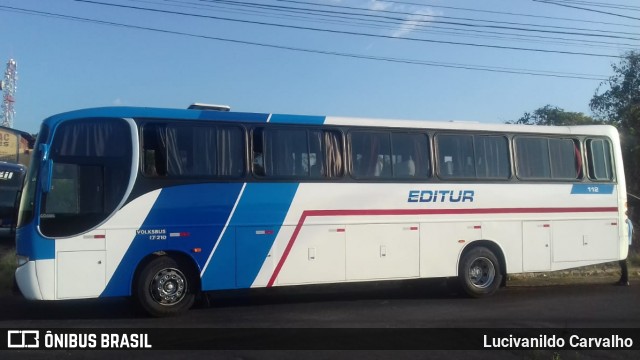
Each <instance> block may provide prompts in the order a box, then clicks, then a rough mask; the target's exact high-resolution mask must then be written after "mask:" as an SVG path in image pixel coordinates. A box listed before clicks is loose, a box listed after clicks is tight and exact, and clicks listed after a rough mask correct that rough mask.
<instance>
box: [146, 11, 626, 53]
mask: <svg viewBox="0 0 640 360" xmlns="http://www.w3.org/2000/svg"><path fill="white" fill-rule="evenodd" d="M134 1H137V2H142V3H151V4H154V5H157V3H155V2H152V1H149V0H134ZM164 1H165V2H170V3H171V4H169V6H174V7H180V8H191V9H198V10H203V9H209V10H211V9H214V8H215V9H216V11H220V10H219V9H222V12H227V13H234V14H235V13H240V14H243V15H259V16H265V17H271V18H277V19H283V18H284V19H294V20H298V21H307V20H308V21H311V22H319V23H329V24H338V25H345V26H350V27H361V28H362V27H364V28H377V29H390V30H393V29H396V30H397V29H398V28H397V25H402V26H404V27H406V28H407V29H409V30H410V31H412V32H421V33H429V34H439V35H450V36H458V37H471V38H484V39H497V40H504V41H506V40H509V41H518V42H533V43H544V44H546V45H548V44H559V45H572V46H579V47H580V46H581V47H591V48H615V49H620V48H623V49H627V50H632V49H635V47H636V46H635V45H633V44H625V43H617V42H607V41H594V40H586V39H581V40H578V39H570V38H566V37H557V36H556V37H553V36H543V35H530V34H513V33H508V32H498V31H486V30H477V29H473V30H471V29H465V28H462V29H458V28H451V27H446V26H438V25H434V24H432V23H428V24H422V25H419V24H412V25H411V26H408V25H404V24H402V23H399V22H395V21H386V20H373V19H368V18H365V19H360V18H357V17H351V16H342V15H328V14H322V13H320V14H315V13H313V12H307V11H305V10H277V11H275V14H273V13H271V12H269V10H271V9H264V11H260V10H248V9H242V8H240V9H238V8H236V7H235V6H232V5H230V6H231V8H230V7H228V6H225V5H227V4H226V3H225V4H206V5H205V4H200V3H193V2H182V1H175V0H164ZM194 6H196V7H194ZM203 7H204V8H203ZM354 15H355V14H354ZM341 19H345V20H341ZM391 25H395V27H391ZM434 29H444V30H447V31H439V30H434Z"/></svg>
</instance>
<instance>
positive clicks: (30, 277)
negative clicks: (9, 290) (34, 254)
mask: <svg viewBox="0 0 640 360" xmlns="http://www.w3.org/2000/svg"><path fill="white" fill-rule="evenodd" d="M16 282H17V283H18V288H19V289H20V292H21V293H22V295H23V296H24V297H25V298H27V299H29V300H44V298H43V297H42V293H41V292H40V286H39V284H38V276H37V273H36V262H35V261H28V262H27V263H25V264H24V265H22V266H20V267H19V268H17V269H16Z"/></svg>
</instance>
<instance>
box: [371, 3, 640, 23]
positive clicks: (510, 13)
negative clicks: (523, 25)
mask: <svg viewBox="0 0 640 360" xmlns="http://www.w3.org/2000/svg"><path fill="white" fill-rule="evenodd" d="M376 1H378V2H382V3H388V4H402V5H411V6H428V7H432V8H438V9H450V10H461V11H470V12H478V13H485V14H496V15H509V16H521V17H528V18H537V19H547V20H560V21H571V22H581V23H590V24H600V25H613V26H624V27H640V26H638V25H629V24H621V23H611V22H603V21H593V20H583V19H572V18H565V17H554V16H544V15H532V14H522V13H514V12H504V11H495V10H483V9H471V8H461V7H453V6H443V5H434V4H425V3H415V2H410V1H392V0H376Z"/></svg>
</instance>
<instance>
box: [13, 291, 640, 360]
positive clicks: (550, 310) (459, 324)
mask: <svg viewBox="0 0 640 360" xmlns="http://www.w3.org/2000/svg"><path fill="white" fill-rule="evenodd" d="M209 299H210V301H209V304H207V303H206V302H201V303H200V304H199V305H198V306H197V307H196V308H194V309H192V310H191V311H189V312H188V313H187V314H185V315H184V316H180V317H177V318H167V319H154V318H148V317H146V316H144V315H143V314H141V313H140V312H138V311H136V310H135V307H133V306H132V305H131V303H130V302H129V301H128V299H105V300H83V301H65V302H29V301H26V300H23V299H21V298H19V297H4V298H0V304H2V308H1V311H0V328H15V327H20V328H171V327H180V328H190V327H197V328H222V329H230V328H257V329H272V328H273V329H274V331H278V329H281V328H356V329H375V328H481V329H488V328H544V329H567V328H591V327H595V328H611V329H618V328H636V329H637V328H640V306H638V303H639V300H640V284H639V283H637V282H636V283H634V282H632V284H631V286H629V287H617V286H612V285H611V284H608V283H607V284H601V283H600V284H598V283H592V284H579V285H554V286H511V287H507V288H504V289H502V290H501V291H499V292H498V293H497V294H496V295H494V296H493V297H490V298H487V299H468V298H464V297H461V296H460V295H458V294H456V293H453V292H451V291H450V290H449V289H448V288H447V287H446V286H444V284H443V281H439V280H436V281H433V280H429V281H424V280H422V281H405V282H396V283H366V284H356V285H344V284H343V285H339V286H336V285H332V286H310V287H292V288H286V289H277V288H276V289H268V290H266V289H259V290H250V291H246V290H245V291H237V292H224V293H211V294H210V295H209ZM0 340H1V339H0ZM460 341H461V342H464V341H465V339H460ZM294 347H295V346H294ZM303 348H304V346H303ZM47 353H48V354H45V353H44V352H27V353H26V354H28V355H29V357H32V356H33V357H36V358H40V357H41V358H51V357H54V358H68V357H69V356H70V355H79V354H82V355H83V356H84V355H91V356H94V357H95V356H98V357H100V356H104V357H107V356H108V357H109V358H111V357H113V356H114V355H116V354H117V353H119V352H114V351H108V352H106V353H97V352H89V353H87V352H78V351H71V352H69V351H54V352H47ZM362 353H363V356H366V357H367V359H368V358H372V359H376V358H390V357H393V358H396V359H402V358H425V356H426V355H428V356H427V357H428V358H447V359H456V358H460V359H467V358H478V359H479V358H496V359H502V358H513V359H554V360H560V359H561V360H565V359H601V358H608V359H618V358H628V359H637V358H638V356H639V355H640V354H638V353H637V352H633V351H620V350H616V351H611V350H609V351H605V350H600V351H576V350H566V351H565V350H562V351H542V350H527V351H523V350H517V351H516V350H501V351H491V352H487V351H485V350H482V351H453V352H452V351H429V352H424V351H402V349H398V351H391V352H389V351H364V352H362ZM188 354H190V355H188ZM194 354H195V352H193V351H186V352H185V351H163V352H158V351H148V352H140V351H138V352H133V353H128V355H127V356H131V357H144V358H148V357H154V358H176V357H177V358H181V357H191V356H192V355H194ZM214 354H216V355H217V356H216V358H223V359H253V358H256V359H261V358H292V359H293V358H301V357H302V358H322V359H324V358H354V357H359V356H358V355H357V354H356V353H354V352H351V351H284V352H283V351H279V352H274V351H250V350H238V349H236V350H230V351H216V352H214ZM491 354H493V355H491ZM5 355H8V357H7V358H13V357H14V356H16V357H21V356H22V355H25V353H24V352H6V354H5ZM18 355H20V356H18ZM45 355H46V356H45ZM3 358H4V356H3Z"/></svg>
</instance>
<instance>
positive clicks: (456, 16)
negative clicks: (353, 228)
mask: <svg viewBox="0 0 640 360" xmlns="http://www.w3.org/2000/svg"><path fill="white" fill-rule="evenodd" d="M96 1H97V2H101V3H104V4H115V5H125V6H134V7H140V8H146V9H155V10H160V11H149V10H138V9H132V8H123V7H121V6H118V7H116V6H107V5H104V4H98V3H92V2H84V1H73V0H51V1H44V0H3V1H2V2H0V29H1V30H2V34H3V36H2V41H0V62H1V64H2V71H4V65H5V64H6V62H7V60H8V59H9V58H13V59H15V60H16V61H17V63H18V90H17V93H16V103H15V109H16V116H15V123H14V127H15V128H17V129H20V130H24V131H29V132H36V131H37V130H38V127H39V124H40V122H41V121H42V120H43V119H44V118H45V117H47V116H50V115H53V114H56V113H60V112H64V111H69V110H74V109H79V108H87V107H99V106H113V105H122V106H152V107H171V108H184V107H186V106H188V105H189V104H191V103H193V102H205V103H215V104H226V105H230V106H231V108H232V110H235V111H247V112H267V113H292V114H309V115H333V116H354V117H376V118H398V119H428V120H466V121H479V122H488V123H490V122H504V121H507V120H515V119H517V118H519V117H520V116H522V115H523V113H524V112H525V111H528V112H530V111H533V110H535V109H537V108H539V107H542V106H545V105H547V104H551V105H555V106H559V107H561V108H563V109H565V110H567V111H577V112H584V113H586V114H590V111H589V107H588V103H589V100H590V99H591V97H592V96H593V94H594V92H595V90H596V89H597V88H598V86H599V84H600V83H601V80H598V79H599V78H600V79H601V78H606V77H608V76H610V75H612V70H611V64H612V63H614V62H617V61H618V60H619V59H617V58H616V56H620V55H621V54H623V53H624V52H625V51H627V50H629V49H632V48H635V49H639V48H640V40H639V39H640V21H638V20H634V19H629V18H625V17H622V16H628V17H636V18H639V17H640V11H637V10H636V8H637V9H640V4H639V3H638V2H637V1H635V0H615V1H612V2H609V4H620V5H624V6H623V7H602V6H600V5H602V3H603V2H604V0H600V1H598V0H589V1H587V0H584V1H582V0H553V1H556V2H559V3H560V5H558V3H556V4H552V3H544V2H536V1H533V0H484V1H472V0H448V1H444V0H429V1H420V0H413V1H406V0H403V1H400V0H398V2H395V3H392V2H382V1H371V0H298V1H282V0H280V1H276V0H259V1H248V0H234V1H231V2H229V1H211V0H207V1H201V0H182V1H177V0H129V1H127V0H96ZM550 1H551V0H550ZM311 3H314V4H320V5H327V6H314V5H312V4H311ZM256 4H261V5H265V6H268V8H265V7H262V8H255V7H251V5H256ZM561 5H568V6H573V7H574V8H571V7H567V6H561ZM575 7H581V8H586V9H591V10H597V11H605V12H610V13H614V14H620V15H622V16H614V15H609V14H603V13H598V12H594V11H587V10H582V9H576V8H575ZM293 8H297V9H293ZM18 9H26V10H29V12H25V11H23V10H18ZM300 9H304V10H300ZM465 9H466V10H465ZM469 9H471V10H469ZM285 10H286V11H289V12H286V13H284V12H283V11H285ZM310 10H316V11H317V10H320V11H324V12H323V13H321V14H324V15H325V16H323V17H319V14H320V13H318V12H313V13H311V12H310ZM370 10H376V11H377V12H372V11H370ZM34 11H35V12H39V15H35V13H34ZM291 11H296V13H295V15H294V16H292V13H291ZM301 11H303V12H304V14H302V13H300V12H301ZM170 12H180V13H189V14H196V15H204V16H208V18H204V17H194V16H186V15H178V14H173V13H170ZM346 13H358V14H360V15H361V16H360V17H359V20H353V19H351V20H346V19H344V17H348V16H353V15H348V14H346ZM505 13H510V14H505ZM53 14H58V15H64V16H66V17H65V18H60V17H58V16H54V15H53ZM362 14H366V16H365V17H362ZM516 14H526V15H532V16H522V15H516ZM327 15H331V17H329V16H327ZM69 17H75V18H76V20H71V18H69ZM213 17H215V19H214V18H213ZM222 18H225V19H235V20H240V21H228V20H222ZM556 18H561V19H556ZM79 19H91V20H92V21H78V20H79ZM95 20H98V21H101V22H103V23H100V24H99V23H96V22H95ZM411 20H413V21H414V22H413V23H411V22H410V21H411ZM479 20H484V22H480V21H479ZM374 21H375V22H374ZM488 21H492V22H488ZM105 22H107V23H110V25H105V24H104V23H105ZM257 22H260V23H269V24H277V25H279V26H273V25H272V26H268V25H261V24H257ZM507 23H508V24H507ZM115 24H121V25H126V26H115ZM460 24H463V25H460ZM282 25H284V26H287V27H283V26H282ZM469 25H474V26H473V27H471V26H469ZM478 25H483V26H484V27H480V26H478ZM533 25H537V26H533ZM131 26H135V27H136V28H132V27H131ZM486 26H493V27H486ZM541 26H545V27H541ZM550 26H553V27H550ZM141 28H146V29H147V30H143V29H141ZM301 28H314V29H319V30H322V31H319V30H308V29H307V30H305V29H301ZM513 28H526V29H530V30H531V29H536V30H539V31H536V32H532V31H521V30H515V29H513ZM148 29H153V30H148ZM460 29H466V30H467V31H464V32H463V31H461V30H460ZM469 29H470V30H471V31H468V30H469ZM583 29H588V30H583ZM489 32H492V33H489ZM496 32H501V33H504V34H495V33H496ZM559 32H562V33H559ZM576 32H582V33H584V32H589V33H590V34H591V36H576V35H574V34H567V33H576ZM177 33H181V34H189V35H179V34H177ZM347 33H351V34H347ZM355 33H357V34H361V35H354V34H355ZM362 34H368V35H362ZM594 34H597V35H599V36H593V35H594ZM636 34H637V35H636ZM523 35H533V36H545V37H553V38H563V39H565V40H559V39H548V38H524V37H522V36H523ZM602 35H605V36H602ZM516 36H518V37H517V38H516ZM496 37H500V38H496ZM503 37H508V38H509V39H504V38H503ZM212 38H218V39H227V40H236V41H242V42H251V43H254V44H263V45H269V46H276V47H287V48H295V49H297V50H305V51H294V50H284V49H282V48H276V47H265V46H257V45H247V44H240V43H234V42H228V41H220V40H214V39H212ZM406 38H411V39H413V40H407V39H406ZM578 40H588V41H593V42H592V43H579V42H578ZM441 42H455V43H466V44H478V45H483V47H478V46H471V45H461V44H445V43H441ZM594 42H599V43H594ZM496 46H497V47H507V48H519V50H515V49H498V48H494V47H496ZM523 48H526V49H536V50H543V51H530V50H522V49H523ZM308 51H312V52H308ZM317 52H325V53H326V52H331V53H339V54H342V55H347V56H335V55H326V54H319V53H317ZM555 52H572V53H586V54H592V55H585V54H583V55H574V54H561V53H555ZM593 55H604V56H593ZM352 56H358V58H354V57H352ZM362 57H367V58H372V57H373V58H377V59H380V58H394V59H396V61H397V60H401V61H404V62H406V61H412V62H415V61H416V60H417V61H420V62H436V63H441V64H447V65H449V66H451V65H454V66H458V65H463V66H464V67H491V69H493V70H497V68H501V69H507V70H508V71H512V70H515V71H517V72H530V71H534V72H541V71H545V72H547V71H551V72H555V73H556V75H563V76H567V75H568V76H575V75H573V74H587V76H586V77H589V78H592V79H591V80H585V79H572V78H558V77H546V76H532V75H524V74H510V73H500V72H493V71H492V72H487V71H477V70H467V69H460V68H450V67H435V66H425V65H416V64H407V63H403V62H389V61H381V60H371V59H364V58H362ZM523 69H525V70H523ZM579 76H583V75H579Z"/></svg>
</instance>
